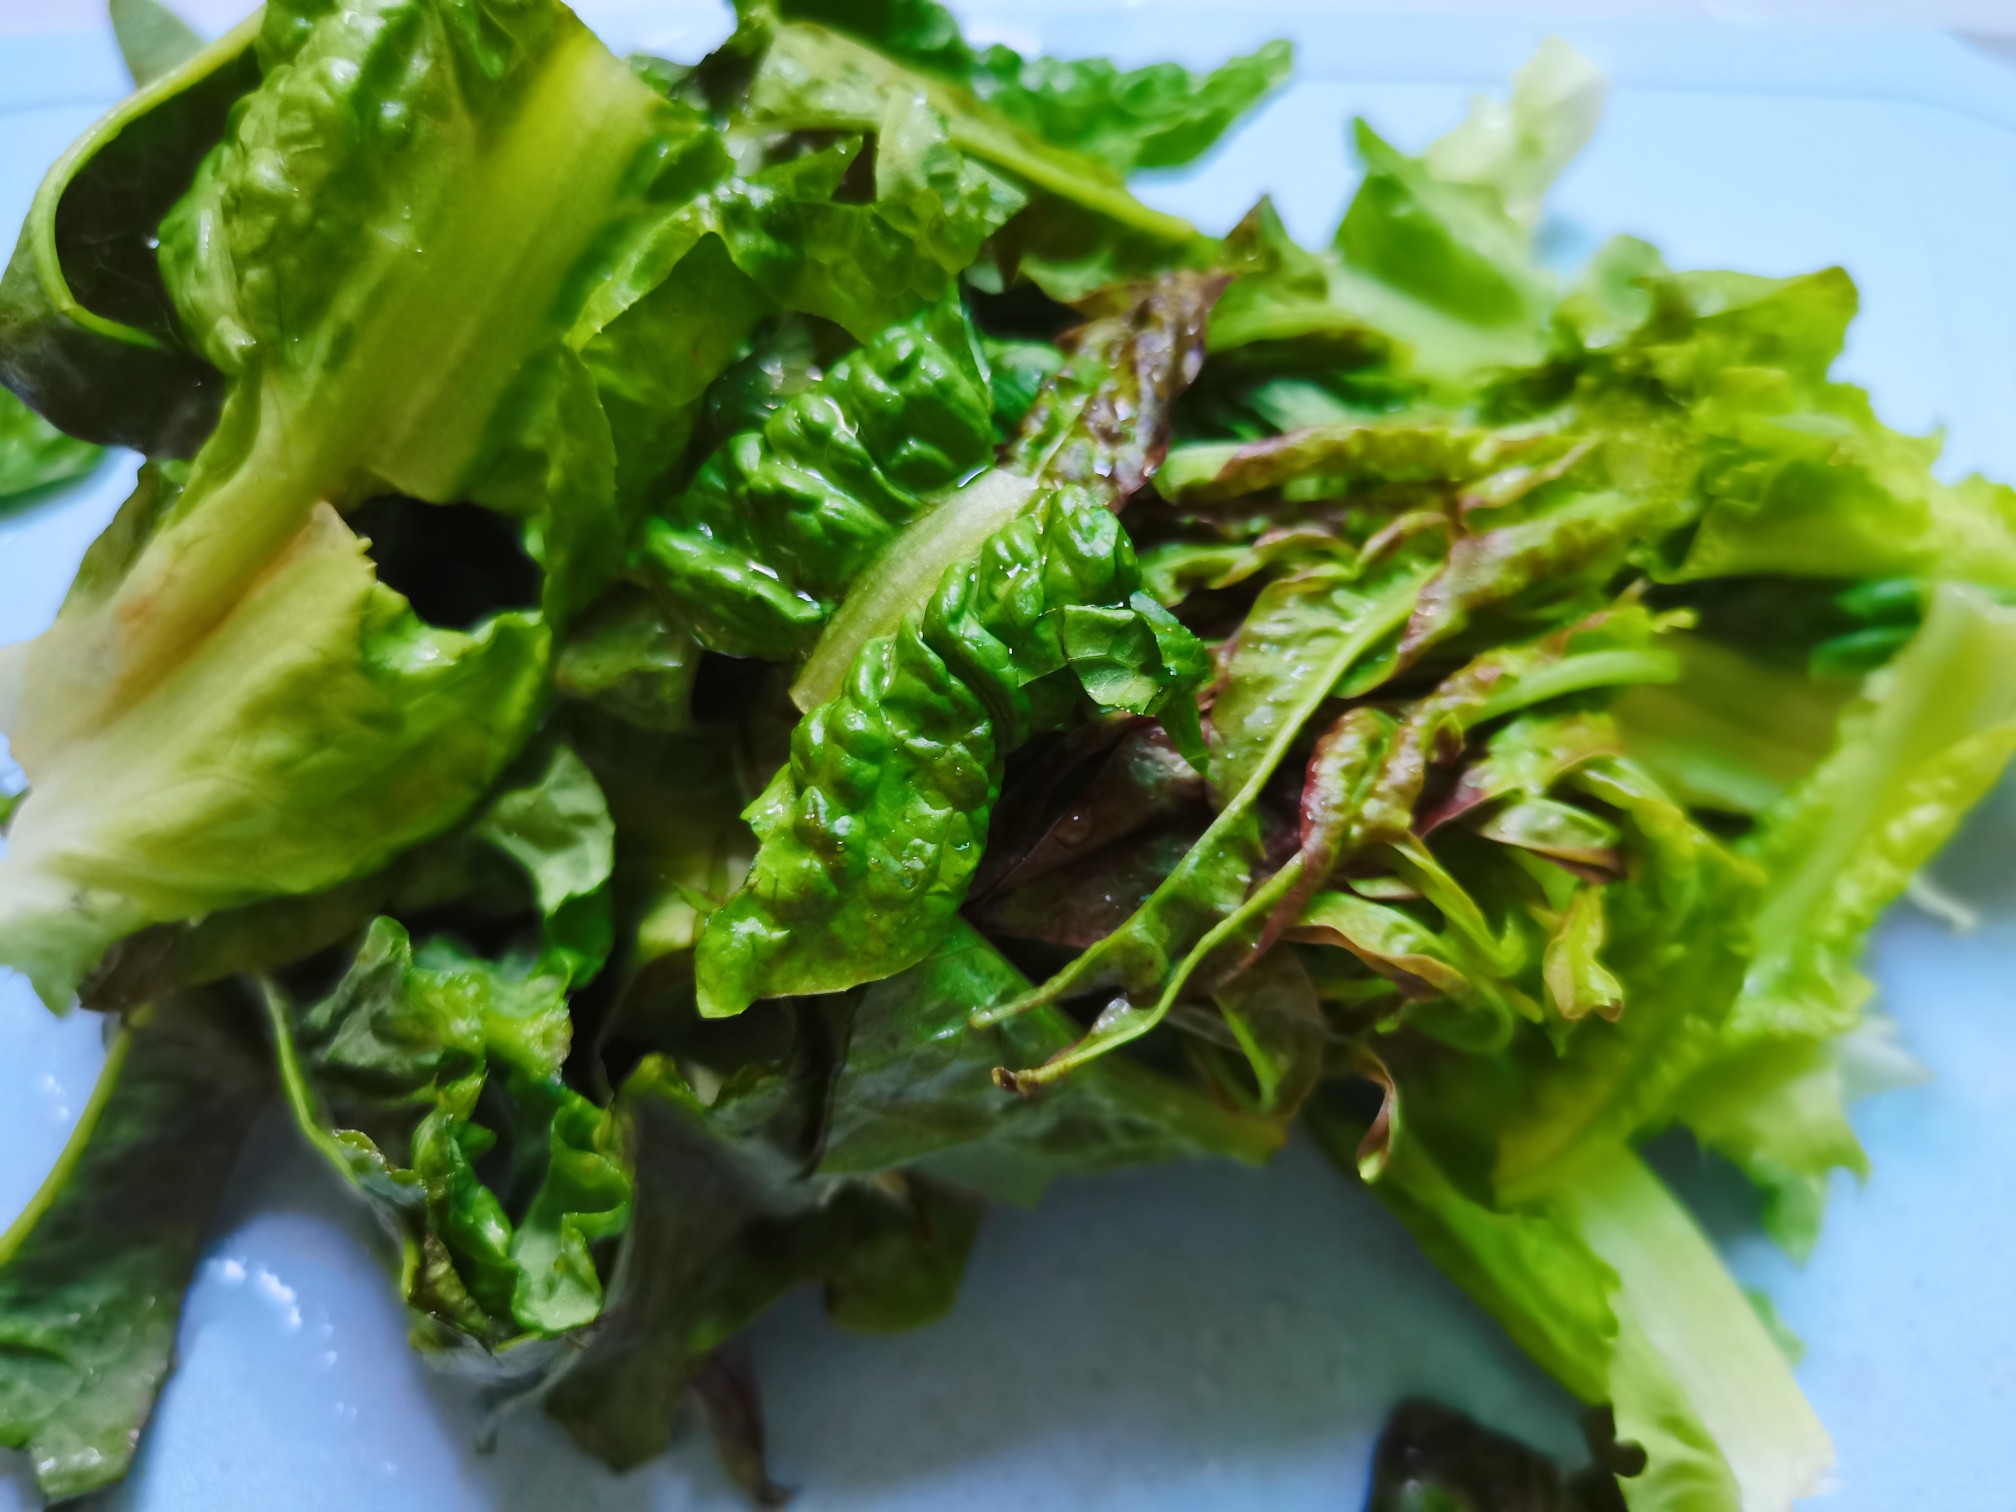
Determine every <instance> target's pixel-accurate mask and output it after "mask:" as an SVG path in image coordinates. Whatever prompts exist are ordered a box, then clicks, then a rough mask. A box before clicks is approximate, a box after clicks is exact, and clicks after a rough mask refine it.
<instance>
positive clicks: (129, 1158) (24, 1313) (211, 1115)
mask: <svg viewBox="0 0 2016 1512" xmlns="http://www.w3.org/2000/svg"><path fill="white" fill-rule="evenodd" d="M236 1007H237V1005H236V1004H235V1003H233V1002H231V1001H230V998H229V995H228V994H223V993H211V994H201V993H199V994H188V995H184V996H182V997H177V998H171V999H169V1000H168V1001H165V1002H163V1003H161V1004H159V1005H158V1006H156V1007H154V1008H151V1009H149V1010H147V1011H146V1012H144V1013H141V1014H138V1015H135V1016H134V1018H133V1019H132V1020H131V1021H130V1022H129V1023H127V1024H125V1025H124V1026H122V1027H120V1028H119V1029H118V1030H117V1031H116V1032H115V1034H114V1036H113V1038H112V1042H111V1045H110V1047H109V1049H108V1052H107V1054H106V1057H105V1064H104V1067H103V1069H102V1070H101V1071H100V1072H99V1076H98V1085H97V1086H96V1088H95V1089H94V1090H93V1091H92V1094H91V1100H90V1101H89V1103H87V1104H86V1106H85V1108H84V1110H83V1113H82V1114H81V1115H80V1117H79V1118H78V1121H77V1125H76V1127H75V1129H74V1130H72V1132H71V1135H70V1139H69V1142H68V1144H67V1145H66V1146H65V1147H64V1150H63V1153H62V1154H61V1155H60V1156H59V1157H58V1159H57V1162H56V1166H55V1168H54V1169H53V1170H52V1171H51V1172H50V1173H49V1176H48V1178H47V1180H45V1181H44V1183H43V1185H42V1188H41V1190H40V1191H39V1192H38V1193H36V1195H35V1196H34V1198H32V1199H31V1200H30V1202H29V1204H28V1206H27V1208H26V1210H25V1211H23V1212H22V1213H21V1214H20V1216H19V1217H17V1218H16V1219H15V1221H14V1223H13V1225H12V1226H11V1227H9V1228H8V1229H7V1231H6V1232H5V1233H4V1234H0V1445H4V1446H5V1447H7V1448H9V1449H21V1450H25V1451H26V1452H27V1454H28V1456H29V1459H30V1461H31V1463H32V1464H33V1467H34V1472H35V1479H36V1482H37V1483H38V1484H39V1485H40V1486H41V1488H42V1491H43V1493H44V1494H45V1495H47V1496H48V1497H49V1498H50V1499H51V1500H53V1501H64V1500H68V1499H70V1498H72V1497H77V1496H83V1495H85V1494H87V1493H89V1492H92V1491H97V1490H100V1489H102V1488H103V1487H106V1486H109V1485H111V1484H113V1483H114V1482H116V1481H117V1480H119V1479H120V1478H121V1477H122V1476H123V1475H125V1473H126V1470H127V1468H128V1466H130V1465H131V1464H132V1462H133V1454H134V1450H135V1449H136V1447H137V1446H138V1443H139V1439H140V1432H141V1430H142V1429H143V1428H144V1427H145V1426H146V1423H147V1419H148V1418H149V1416H150V1415H151V1414H152V1412H153V1409H154V1400H155V1397H156V1395H157V1394H158V1393H159V1391H160V1390H161V1386H162V1383H163V1382H164V1381H165V1380H166V1379H167V1377H168V1374H169V1372H170V1370H171V1369H172V1368H173V1366H174V1361H175V1331H176V1322H177V1318H178V1315H179V1313H180V1312H181V1300H182V1294H183V1292H184V1291H185V1290H186V1288H187V1287H188V1285H189V1282H190V1280H191V1279H192V1278H193V1276H194V1274H195V1271H196V1262H197V1258H198V1256H199V1254H200V1253H201V1249H202V1243H203V1239H204V1235H205V1234H206V1232H207V1231H208V1229H209V1227H210V1224H211V1222H212V1220H213V1218H214V1216H215V1214H216V1210H217V1205H218V1202H219V1200H220V1198H221V1197H222V1195H223V1192H224V1184H225V1182H226V1180H227V1179H228V1178H229V1177H230V1174H231V1171H232V1169H233V1167H234V1166H235V1165H236V1164H237V1160H238V1156H239V1152H240V1148H241V1146H242V1145H243V1143H244V1141H245V1138H246V1136H247V1135H248V1134H249V1133H250V1132H251V1129H252V1123H253V1120H254V1119H255V1118H256V1117H257V1116H258V1114H259V1112H260V1110H261V1109H262V1108H263V1107H264V1106H265V1104H266V1101H267V1097H268V1095H269V1092H270V1087H271V1080H272V1078H271V1074H270V1070H269V1067H268V1066H267V1064H266V1061H265V1058H264V1056H263V1055H262V1054H261V1053H260V1051H261V1047H260V1046H259V1045H258V1043H257V1040H256V1036H255V1035H254V1034H253V1033H252V1032H250V1026H249V1025H248V1024H246V1023H244V1022H242V1017H243V1016H242V1015H241V1014H239V1013H237V1012H236V1011H235V1009H236Z"/></svg>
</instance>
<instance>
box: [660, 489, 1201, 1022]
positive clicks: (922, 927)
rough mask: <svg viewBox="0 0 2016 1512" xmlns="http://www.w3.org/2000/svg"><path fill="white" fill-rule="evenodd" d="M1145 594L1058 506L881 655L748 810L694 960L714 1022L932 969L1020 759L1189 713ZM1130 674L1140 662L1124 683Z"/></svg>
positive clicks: (987, 556)
mask: <svg viewBox="0 0 2016 1512" xmlns="http://www.w3.org/2000/svg"><path fill="white" fill-rule="evenodd" d="M1139 582H1140V572H1139V568H1138V567H1137V566H1136V564H1135V561H1134V556H1133V551H1132V548H1131V546H1130V545H1129V543H1128V541H1127V537H1126V535H1125V534H1124V532H1122V531H1121V529H1120V526H1119V524H1118V522H1117V521H1116V520H1115V519H1114V517H1113V515H1112V514H1111V513H1110V512H1109V511H1108V510H1107V509H1106V508H1104V507H1103V506H1102V505H1101V504H1100V503H1099V502H1098V501H1096V500H1094V499H1088V498H1087V497H1086V496H1085V495H1084V494H1083V493H1082V492H1079V491H1077V490H1074V489H1070V488H1060V489H1053V490H1049V491H1047V492H1046V493H1045V494H1044V495H1042V496H1041V497H1040V500H1039V502H1038V503H1037V505H1036V507H1035V508H1034V510H1033V512H1031V513H1029V514H1027V515H1024V516H1023V517H1022V518H1021V519H1019V520H1017V521H1016V522H1015V523H1014V524H1012V525H1010V526H1008V527H1007V528H1006V529H1005V530H1003V531H1001V532H1000V533H999V534H998V535H996V536H995V537H994V538H993V539H992V540H991V541H989V542H988V544H987V547H986V549H985V550H984V551H983V552H982V554H981V555H980V557H979V559H978V560H977V561H976V562H974V563H973V564H972V565H970V566H966V567H963V568H954V569H953V570H952V571H951V572H948V573H947V574H946V576H945V580H944V582H943V584H942V585H941V586H940V587H939V589H938V592H937V594H936V596H935V597H934V598H933V599H932V601H931V603H930V604H929V605H927V606H926V607H925V609H924V610H922V611H921V612H918V613H914V614H912V615H911V616H909V617H908V618H906V619H905V620H904V622H903V625H902V627H901V628H900V629H899V630H898V631H897V632H896V633H895V634H894V635H893V636H889V637H887V638H884V639H879V640H874V641H871V642H869V643H868V645H867V646H866V647H865V648H864V649H863V650H862V652H861V654H860V656H859V657H858V658H857V659H856V661H855V663H854V667H853V669H852V671H851V672H850V674H849V680H848V683H847V685H846V687H845V688H843V689H842V691H841V693H840V695H839V697H838V698H836V699H834V700H833V701H832V702H831V703H827V704H822V705H820V706H819V707H818V708H816V709H814V710H813V711H812V712H811V713H810V714H809V715H808V716H806V719H805V721H804V722H803V723H802V724H801V725H800V726H799V727H798V730H797V732H796V733H795V734H794V735H793V737H792V742H791V760H790V764H789V765H788V766H787V767H785V768H784V770H783V771H781V772H780V773H779V774H778V777H777V780H776V781H774V782H773V783H772V784H771V786H770V788H769V790H768V791H767V792H766V793H765V794H764V795H763V796H762V797H761V798H759V799H758V800H757V802H756V805H755V806H754V808H753V809H752V810H751V822H752V823H753V824H754V826H755V829H756V833H757V838H758V840H759V841H760V842H761V848H760V849H759V850H758V852H757V857H756V863H755V866H754V867H753V869H752V870H751V873H750V878H749V881H748V882H747V883H745V884H744V886H743V889H742V890H741V891H740V892H739V893H738V894H737V895H736V896H735V897H734V898H733V899H731V900H730V901H729V903H728V904H727V905H726V906H725V907H724V908H723V909H722V910H721V911H720V912H719V913H717V914H716V915H715V916H714V917H713V918H712V919H711V920H710V921H709V923H708V927H707V932H706V934H705V935H704V936H703V937H702V939H701V943H700V954H699V958H698V971H699V983H700V993H701V1005H702V1010H703V1012H706V1013H709V1014H712V1015H726V1014H734V1013H739V1012H741V1011H742V1010H743V1009H744V1008H746V1007H747V1006H748V1005H749V1004H750V1003H751V1002H752V1001H754V1000H755V999H757V998H759V997H774V996H781V995H788V994H793V993H807V992H835V991H839V990H841V989H843V988H846V987H851V986H853V985H855V984H856V983H858V982H862V981H873V980H875V979H876V978H878V977H883V976H888V975H890V974H892V973H894V972H896V971H899V970H901V969H902V968H903V967H905V966H909V965H912V964H914V963H915V962H917V961H919V960H921V959H923V957H924V956H925V955H926V954H928V953H929V951H930V950H931V948H932V947H933V946H934V945H935V944H936V943H937V942H938V940H939V939H941V938H943V936H944V933H945V931H946V929H948V928H949V927H950V925H951V922H952V920H953V917H954V916H955V914H956V913H957V911H958V909H959V906H960V904H961V903H962V902H963V901H964V899H965V894H966V889H967V886H968V884H969V883H970V881H971V879H972V876H973V873H974V870H975V868H976V867H977V865H978V863H979V860H980V854H981V851H982V848H983V847H984V845H985V842H986V834H987V821H988V815H989V811H990V809H991V806H992V803H993V799H994V796H995V794H996V793H997V792H998V791H999V787H1000V782H1001V771H1002V764H1003V762H1004V761H1005V760H1006V757H1007V754H1008V752H1010V751H1012V750H1013V749H1015V748H1016V747H1017V746H1019V745H1021V744H1022V743H1023V742H1024V741H1026V740H1027V739H1028V738H1029V737H1030V736H1031V735H1033V734H1036V733H1038V732H1040V731H1043V730H1046V729H1053V728H1058V727H1060V726H1061V725H1062V724H1064V723H1065V722H1067V721H1069V720H1070V719H1072V718H1075V717H1077V715H1078V712H1079V710H1080V709H1081V708H1082V707H1084V706H1085V704H1087V703H1088V702H1089V703H1092V704H1094V705H1096V704H1097V703H1098V700H1099V698H1100V696H1101V695H1102V694H1103V695H1104V696H1106V697H1108V698H1111V699H1116V700H1119V701H1120V702H1119V706H1120V707H1128V706H1129V705H1130V704H1131V705H1133V707H1132V708H1131V709H1130V712H1133V713H1139V714H1154V713H1159V712H1161V711H1162V710H1163V709H1165V708H1168V707H1171V706H1172V705H1173V704H1175V703H1177V702H1178V701H1181V702H1183V703H1185V704H1186V705H1187V704H1188V701H1189V700H1191V699H1192V698H1193V697H1194V694H1195V691H1196V689H1197V687H1198V686H1199V684H1200V683H1201V682H1202V680H1203V676H1204V673H1205V671H1206V664H1205V660H1204V657H1203V655H1202V654H1201V652H1197V651H1194V650H1193V649H1192V648H1193V647H1194V644H1195V643H1194V641H1191V640H1190V638H1189V636H1188V633H1187V632H1184V631H1182V630H1181V627H1180V626H1177V625H1176V624H1175V622H1174V621H1173V620H1170V619H1169V618H1168V615H1167V612H1166V611H1164V610H1163V609H1162V608H1161V607H1160V606H1159V605H1157V604H1156V603H1155V602H1154V601H1153V600H1152V599H1149V598H1147V597H1146V596H1145V595H1143V594H1141V593H1140V592H1139V591H1138V585H1139ZM1088 614H1096V615H1100V616H1103V617H1100V618H1098V620H1097V623H1096V628H1095V627H1094V626H1091V625H1088V622H1087V616H1088ZM1116 620H1117V623H1116ZM1137 625H1138V626H1139V633H1138V634H1133V633H1131V631H1132V629H1133V627H1135V626H1137ZM1116 655H1119V656H1122V657H1127V656H1130V655H1131V656H1133V657H1138V658H1143V659H1142V660H1136V661H1134V662H1133V663H1132V664H1131V665H1130V666H1129V667H1128V669H1127V671H1128V675H1127V676H1125V677H1120V678H1116V677H1115V676H1114V675H1113V666H1112V661H1113V658H1114V657H1115V656H1116ZM1191 707H1194V705H1192V706H1191Z"/></svg>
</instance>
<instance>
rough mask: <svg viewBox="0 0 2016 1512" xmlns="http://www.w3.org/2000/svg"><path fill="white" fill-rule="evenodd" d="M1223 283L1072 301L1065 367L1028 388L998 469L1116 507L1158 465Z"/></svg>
mask: <svg viewBox="0 0 2016 1512" xmlns="http://www.w3.org/2000/svg"><path fill="white" fill-rule="evenodd" d="M1227 282H1228V280H1227V279H1226V278H1225V277H1224V276H1223V275H1219V274H1205V273H1177V274H1172V275H1170V276H1169V277H1167V278H1160V279H1155V280H1153V281H1151V282H1145V283H1139V284H1134V285H1127V286H1121V287H1115V288H1107V289H1102V290H1100V291H1099V292H1098V293H1097V294H1095V295H1092V296H1090V297H1089V298H1087V299H1085V300H1082V301H1080V302H1079V305H1078V308H1079V310H1080V311H1081V312H1082V313H1083V314H1085V315H1086V316H1087V317H1088V319H1087V321H1086V323H1085V324H1084V325H1082V326H1080V327H1079V328H1078V329H1076V330H1074V331H1070V332H1067V333H1066V334H1065V335H1064V336H1063V337H1061V338H1060V339H1059V345H1060V346H1061V348H1062V349H1063V352H1064V366H1063V367H1062V369H1061V370H1060V371H1059V372H1058V373H1057V374H1056V375H1055V376H1054V377H1053V378H1052V379H1051V381H1050V382H1048V383H1047V384H1045V385H1044V386H1043V387H1042V388H1041V389H1039V390H1038V391H1037V395H1036V398H1035V401H1034V402H1033V403H1032V404H1031V406H1030V409H1029V412H1028V414H1027V415H1026V416H1025V417H1024V418H1023V421H1022V424H1021V426H1020V428H1019V429H1018V431H1017V433H1016V435H1015V438H1014V439H1013V440H1012V441H1011V442H1010V443H1009V445H1008V447H1007V449H1006V451H1005V453H1004V456H1003V463H1004V465H1005V466H1007V467H1009V468H1011V469H1013V470H1014V471H1017V472H1021V473H1026V474H1028V475H1029V476H1031V477H1039V478H1044V479H1047V480H1052V481H1055V482H1060V483H1075V484H1078V485H1080V486H1082V487H1085V488H1096V489H1103V490H1110V491H1111V496H1112V501H1113V507H1114V508H1115V509H1119V508H1121V507H1123V506H1125V504H1126V503H1127V501H1128V500H1129V499H1131V498H1133V497H1134V495H1135V494H1137V493H1139V492H1140V491H1141V489H1142V488H1143V487H1144V486H1145V485H1146V484H1147V482H1148V480H1149V479H1150V478H1153V477H1156V476H1157V474H1158V472H1159V470H1160V468H1161V466H1162V460H1163V457H1164V456H1165V455H1166V454H1167V452H1168V450H1169V433H1170V425H1171V418H1172V417H1171V412H1172V410H1173V409H1174V407H1175V404H1176V401H1177V399H1178V398H1180V397H1181V396H1182V394H1183V392H1184V391H1185V390H1186V389H1188V388H1189V387H1190V385H1191V384H1192V383H1194V382H1195V381H1196V379H1197V374H1198V373H1199V371H1200V370H1201V369H1202V368H1203V366H1204V336H1205V322H1206V321H1207V319H1208V318H1209V316H1210V313H1211V308H1212V306H1213V305H1215V304H1216V303H1217V302H1218V300H1219V297H1220V296H1221V295H1223V294H1224V292H1225V288H1226V285H1227Z"/></svg>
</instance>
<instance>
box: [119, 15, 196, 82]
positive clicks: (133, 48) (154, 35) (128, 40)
mask: <svg viewBox="0 0 2016 1512" xmlns="http://www.w3.org/2000/svg"><path fill="white" fill-rule="evenodd" d="M111 11H112V35H113V36H114V37H115V38H116V39H117V40H118V43H119V56H120V57H122V58H124V59H125V60H126V71H127V72H128V73H129V74H131V75H132V76H133V83H134V84H135V85H136V86H137V87H139V88H142V89H144V88H146V86H147V85H149V84H152V83H153V82H154V81H155V80H156V79H159V78H163V77H165V76H166V75H168V74H171V73H173V72H174V71H175V70H176V69H178V68H180V67H181V66H182V65H183V64H184V63H187V62H188V61H189V60H190V59H191V58H193V57H195V56H196V55H197V54H198V53H200V52H201V51H202V50H203V39H202V37H200V36H199V35H197V33H196V31H195V29H194V28H193V27H191V26H190V25H189V23H188V22H186V21H184V20H183V19H182V18H181V17H180V16H178V15H176V14H175V12H173V11H172V10H170V9H168V7H167V6H165V5H162V4H160V3H159V0H111Z"/></svg>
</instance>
